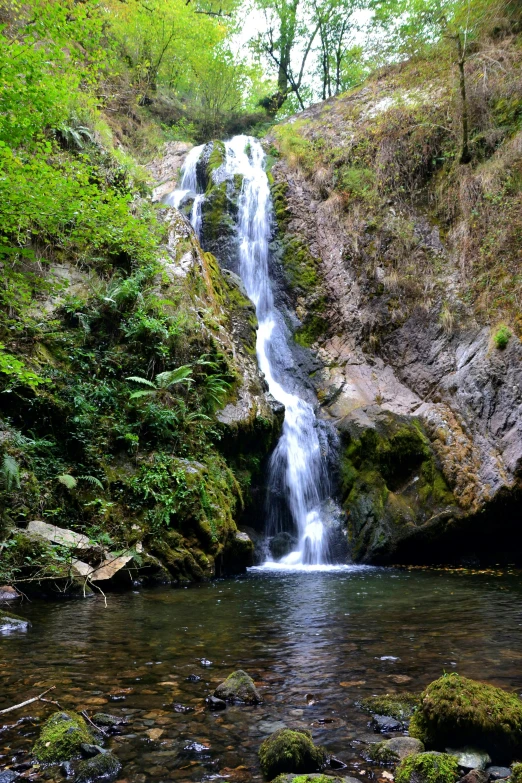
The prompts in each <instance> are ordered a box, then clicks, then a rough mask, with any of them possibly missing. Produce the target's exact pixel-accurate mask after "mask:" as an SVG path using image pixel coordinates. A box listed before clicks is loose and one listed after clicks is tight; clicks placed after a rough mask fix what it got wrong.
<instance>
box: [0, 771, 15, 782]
mask: <svg viewBox="0 0 522 783" xmlns="http://www.w3.org/2000/svg"><path fill="white" fill-rule="evenodd" d="M17 777H18V772H14V770H12V769H4V771H3V772H0V783H13V780H16V778H17Z"/></svg>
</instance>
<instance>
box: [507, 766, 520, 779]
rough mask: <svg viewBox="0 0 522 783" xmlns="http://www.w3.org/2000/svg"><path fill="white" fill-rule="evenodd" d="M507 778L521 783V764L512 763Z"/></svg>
mask: <svg viewBox="0 0 522 783" xmlns="http://www.w3.org/2000/svg"><path fill="white" fill-rule="evenodd" d="M509 780H510V781H511V783H522V764H520V763H518V764H513V765H512V767H511V775H510V777H509Z"/></svg>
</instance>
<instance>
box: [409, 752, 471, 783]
mask: <svg viewBox="0 0 522 783" xmlns="http://www.w3.org/2000/svg"><path fill="white" fill-rule="evenodd" d="M458 777H459V774H458V764H457V760H456V758H455V757H454V756H450V755H449V754H447V753H416V754H415V755H413V756H408V758H405V759H404V761H401V763H400V764H399V766H398V767H397V769H396V770H395V781H396V783H455V781H456V780H457V779H458Z"/></svg>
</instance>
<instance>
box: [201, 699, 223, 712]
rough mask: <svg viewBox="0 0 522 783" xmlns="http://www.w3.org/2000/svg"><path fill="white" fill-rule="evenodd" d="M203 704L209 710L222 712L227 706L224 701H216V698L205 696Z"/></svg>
mask: <svg viewBox="0 0 522 783" xmlns="http://www.w3.org/2000/svg"><path fill="white" fill-rule="evenodd" d="M205 702H206V705H207V707H208V708H209V710H224V709H226V706H227V703H226V701H224V700H223V699H218V698H217V696H207V698H206V699H205Z"/></svg>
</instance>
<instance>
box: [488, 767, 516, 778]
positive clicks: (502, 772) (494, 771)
mask: <svg viewBox="0 0 522 783" xmlns="http://www.w3.org/2000/svg"><path fill="white" fill-rule="evenodd" d="M486 772H487V773H488V774H489V777H490V778H491V780H505V779H506V778H508V777H509V776H510V775H511V770H510V769H509V767H495V766H491V767H487V768H486Z"/></svg>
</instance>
